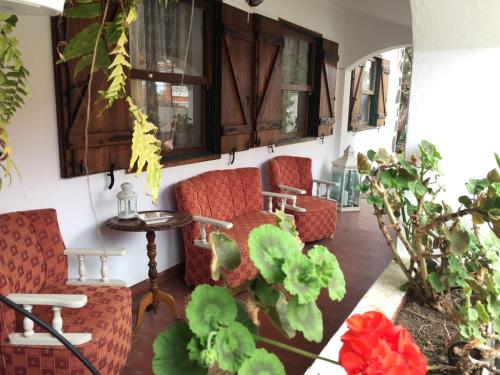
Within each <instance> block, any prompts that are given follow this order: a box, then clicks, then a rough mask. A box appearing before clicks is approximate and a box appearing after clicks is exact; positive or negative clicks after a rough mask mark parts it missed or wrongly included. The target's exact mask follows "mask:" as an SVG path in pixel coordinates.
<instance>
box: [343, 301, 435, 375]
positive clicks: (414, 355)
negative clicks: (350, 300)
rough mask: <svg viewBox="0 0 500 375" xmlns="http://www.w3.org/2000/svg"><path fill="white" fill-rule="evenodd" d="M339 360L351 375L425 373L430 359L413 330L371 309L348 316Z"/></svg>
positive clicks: (412, 374) (422, 374) (414, 374)
mask: <svg viewBox="0 0 500 375" xmlns="http://www.w3.org/2000/svg"><path fill="white" fill-rule="evenodd" d="M347 327H348V328H349V331H347V332H346V333H345V334H344V335H343V336H342V342H343V346H342V348H341V349H340V353H339V358H340V364H341V365H342V367H343V368H344V369H345V370H346V372H347V373H348V374H349V375H360V374H362V375H425V373H426V369H427V360H426V358H425V356H424V355H423V354H422V353H421V352H420V349H419V348H418V346H417V345H416V344H415V343H414V342H413V339H412V336H411V334H410V332H408V331H407V330H406V329H405V328H404V327H402V326H395V325H394V324H393V323H392V322H391V321H390V320H389V319H387V318H386V317H385V316H384V314H382V313H379V312H376V311H370V312H367V313H365V314H362V315H353V316H352V317H350V318H349V319H347Z"/></svg>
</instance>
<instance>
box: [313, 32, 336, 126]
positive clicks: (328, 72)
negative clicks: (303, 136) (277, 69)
mask: <svg viewBox="0 0 500 375" xmlns="http://www.w3.org/2000/svg"><path fill="white" fill-rule="evenodd" d="M322 44H323V52H322V59H321V60H322V61H321V85H320V98H319V127H318V134H317V136H323V135H331V134H333V126H334V124H335V85H336V83H337V62H338V60H339V55H338V49H339V45H338V43H335V42H331V41H329V40H326V39H323V40H322Z"/></svg>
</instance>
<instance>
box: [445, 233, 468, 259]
mask: <svg viewBox="0 0 500 375" xmlns="http://www.w3.org/2000/svg"><path fill="white" fill-rule="evenodd" d="M446 238H447V239H448V240H449V241H450V243H451V251H452V253H453V254H455V255H461V254H463V253H464V252H465V251H466V250H467V249H468V248H469V243H470V236H469V232H467V231H466V230H464V229H462V228H460V227H459V226H455V227H454V228H453V229H452V230H451V231H450V232H448V231H447V232H446Z"/></svg>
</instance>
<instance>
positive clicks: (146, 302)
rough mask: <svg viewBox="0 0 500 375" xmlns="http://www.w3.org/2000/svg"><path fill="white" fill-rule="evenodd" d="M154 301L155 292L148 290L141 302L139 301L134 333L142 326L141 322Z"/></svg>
mask: <svg viewBox="0 0 500 375" xmlns="http://www.w3.org/2000/svg"><path fill="white" fill-rule="evenodd" d="M152 303H153V293H152V292H147V293H146V295H145V296H144V297H142V299H141V302H139V306H137V314H136V318H135V324H134V328H133V331H134V333H135V332H136V331H137V329H138V328H139V327H140V326H141V323H142V321H143V320H144V314H145V313H146V309H147V308H148V307H149V306H151V304H152Z"/></svg>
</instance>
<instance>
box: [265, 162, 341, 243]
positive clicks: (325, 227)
mask: <svg viewBox="0 0 500 375" xmlns="http://www.w3.org/2000/svg"><path fill="white" fill-rule="evenodd" d="M268 171H269V182H270V184H271V188H272V190H273V191H275V192H278V193H281V192H282V191H281V189H279V188H278V186H279V185H288V186H291V187H296V188H299V189H304V190H306V192H307V193H306V195H298V196H297V206H299V207H302V208H305V209H306V212H296V211H291V210H286V212H287V213H289V214H292V215H293V216H294V217H295V225H296V226H297V231H298V232H299V236H300V238H301V239H302V241H304V242H311V241H317V240H320V239H323V238H327V237H329V236H330V235H332V234H333V233H334V232H335V226H336V221H337V205H336V203H335V202H332V201H327V200H326V199H321V198H318V197H313V196H311V194H312V160H311V159H309V158H301V157H295V156H278V157H276V158H274V159H271V160H269V168H268Z"/></svg>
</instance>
